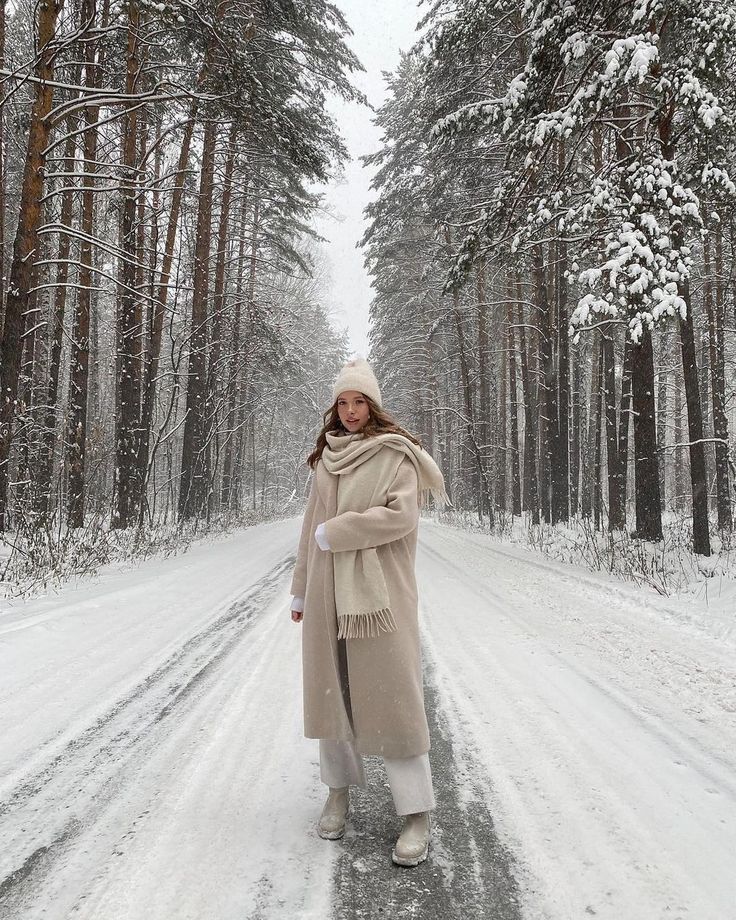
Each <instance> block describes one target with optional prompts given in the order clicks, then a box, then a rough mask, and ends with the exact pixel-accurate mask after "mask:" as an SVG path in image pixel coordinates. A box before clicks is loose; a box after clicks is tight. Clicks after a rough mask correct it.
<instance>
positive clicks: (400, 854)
mask: <svg viewBox="0 0 736 920" xmlns="http://www.w3.org/2000/svg"><path fill="white" fill-rule="evenodd" d="M431 829H432V819H431V817H430V812H428V811H419V812H416V814H412V815H406V824H405V825H404V830H403V831H402V832H401V834H400V835H399V839H398V840H397V841H396V845H395V846H394V850H393V853H392V854H391V859H392V860H393V861H394V862H395V863H396V865H397V866H418V865H419V863H420V862H423V861H424V860H425V859H426V858H427V853H428V852H429V835H430V831H431Z"/></svg>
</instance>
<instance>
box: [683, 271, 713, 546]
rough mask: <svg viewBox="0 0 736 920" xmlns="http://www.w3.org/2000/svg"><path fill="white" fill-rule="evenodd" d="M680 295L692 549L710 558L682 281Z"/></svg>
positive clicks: (694, 367) (691, 337)
mask: <svg viewBox="0 0 736 920" xmlns="http://www.w3.org/2000/svg"><path fill="white" fill-rule="evenodd" d="M680 294H681V296H682V297H683V299H684V300H685V304H686V309H687V316H686V317H685V319H682V318H680V350H681V354H682V373H683V376H684V378H685V402H686V403H687V424H688V435H689V440H690V485H691V488H692V501H693V505H692V507H693V550H694V551H695V552H696V553H698V554H699V555H701V556H710V534H709V532H708V483H707V479H706V470H705V450H704V449H703V416H702V414H701V410H700V391H699V388H698V363H697V360H696V357H695V334H694V331H693V314H692V308H691V304H690V286H689V284H688V283H687V282H684V283H683V284H682V286H681V288H680Z"/></svg>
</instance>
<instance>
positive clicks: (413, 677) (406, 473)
mask: <svg viewBox="0 0 736 920" xmlns="http://www.w3.org/2000/svg"><path fill="white" fill-rule="evenodd" d="M384 450H392V448H391V447H389V446H384V447H382V448H381V451H379V453H380V452H382V451H384ZM394 453H395V454H396V467H395V469H396V473H395V476H394V477H393V480H392V483H391V485H390V487H389V490H388V494H387V496H386V500H385V505H374V506H371V507H369V508H367V509H366V510H365V511H364V512H357V511H348V512H345V513H342V514H340V515H336V508H337V490H338V488H339V484H340V479H341V478H342V476H336V475H333V474H332V473H328V472H327V470H326V469H325V467H324V465H323V463H322V461H321V460H319V461H318V462H317V465H316V467H315V470H314V474H313V477H312V485H311V489H310V493H309V499H308V502H307V508H306V511H305V514H304V521H303V524H302V530H301V537H300V539H299V548H298V551H297V558H296V565H295V568H294V575H293V578H292V582H291V593H292V594H294V595H296V596H298V597H303V598H304V615H303V619H302V629H303V632H302V678H303V689H304V735H305V737H307V738H331V739H335V740H344V741H348V740H353V741H354V742H355V746H356V748H357V750H358V751H359V752H360V753H363V754H382V755H384V756H385V757H389V758H394V757H412V756H415V755H417V754H424V753H426V752H427V751H428V750H429V749H430V746H431V745H430V740H429V729H428V726H427V717H426V713H425V710H424V688H423V684H422V658H421V649H420V643H419V624H418V616H417V584H416V577H415V574H414V564H415V557H416V546H417V528H418V524H419V498H418V492H417V473H416V470H415V468H414V465H413V463H412V462H411V460H410V459H409V458H408V457H407V456H405V455H403V454H402V453H400V452H399V451H394ZM376 456H377V455H376ZM370 463H371V460H368V461H366V463H365V464H363V465H362V467H359V468H358V469H357V470H355V471H353V472H351V473H347V474H343V475H346V476H354V475H356V474H361V471H362V474H365V473H366V472H367V469H365V468H366V467H367V465H368V464H370ZM392 468H393V467H392ZM323 522H324V523H325V528H324V533H325V536H326V538H327V541H328V543H329V545H330V550H322V549H320V547H319V546H318V544H317V542H316V540H315V538H314V531H315V529H316V528H317V526H318V525H319V524H321V523H323ZM367 547H376V552H377V554H378V558H379V561H380V563H381V566H382V568H383V572H384V576H385V579H386V586H387V588H388V593H389V599H390V607H391V610H392V612H393V614H394V618H395V620H396V625H397V629H396V631H395V632H390V633H381V634H380V635H379V636H378V637H375V638H358V639H339V640H338V638H337V612H336V605H335V582H334V572H333V553H339V552H341V551H347V550H355V549H365V548H367Z"/></svg>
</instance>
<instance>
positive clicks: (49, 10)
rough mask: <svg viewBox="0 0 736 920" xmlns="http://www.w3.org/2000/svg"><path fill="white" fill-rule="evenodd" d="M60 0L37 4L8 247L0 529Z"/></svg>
mask: <svg viewBox="0 0 736 920" xmlns="http://www.w3.org/2000/svg"><path fill="white" fill-rule="evenodd" d="M62 3H63V0H46V2H44V3H41V4H39V5H38V6H37V10H38V48H39V52H38V56H37V59H36V64H35V67H34V73H35V76H36V77H37V79H38V82H36V83H35V91H34V92H35V94H34V99H33V106H32V109H31V120H30V129H29V134H28V147H27V151H26V160H25V167H24V171H23V183H22V187H21V199H20V216H19V219H18V228H17V231H16V236H15V244H14V247H13V261H12V264H11V268H10V283H9V285H8V291H7V296H6V301H5V323H4V326H3V339H2V346H0V531H4V530H5V529H6V526H7V523H8V521H7V510H8V482H9V469H8V466H9V460H10V446H11V443H12V438H13V420H14V416H15V411H16V397H17V394H18V378H19V373H20V359H21V338H22V335H23V331H24V323H25V313H26V310H27V309H28V297H29V292H30V288H31V280H32V276H33V265H34V259H33V254H34V252H35V251H36V249H37V247H38V228H39V224H40V219H41V196H42V194H43V179H44V172H45V163H46V154H45V150H46V147H47V145H48V139H49V131H50V123H49V121H48V119H47V115H48V114H49V112H50V111H51V106H52V103H53V85H52V81H53V78H54V55H53V52H54V48H53V46H52V43H53V41H54V38H55V35H56V25H57V22H58V18H59V13H60V11H61V8H62Z"/></svg>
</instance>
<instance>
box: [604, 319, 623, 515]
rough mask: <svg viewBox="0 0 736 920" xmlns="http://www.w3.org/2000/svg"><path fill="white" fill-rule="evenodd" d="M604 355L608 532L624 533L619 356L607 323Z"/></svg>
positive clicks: (610, 328) (610, 326) (611, 331)
mask: <svg viewBox="0 0 736 920" xmlns="http://www.w3.org/2000/svg"><path fill="white" fill-rule="evenodd" d="M601 353H602V355H603V400H604V405H605V412H606V457H607V462H608V529H609V530H621V529H622V528H623V527H624V526H625V525H626V519H625V515H624V501H623V496H622V495H621V486H622V476H621V463H620V459H619V453H618V428H617V424H616V356H615V350H614V343H613V326H612V325H611V324H610V323H607V324H606V325H605V326H604V327H603V329H602V330H601Z"/></svg>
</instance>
